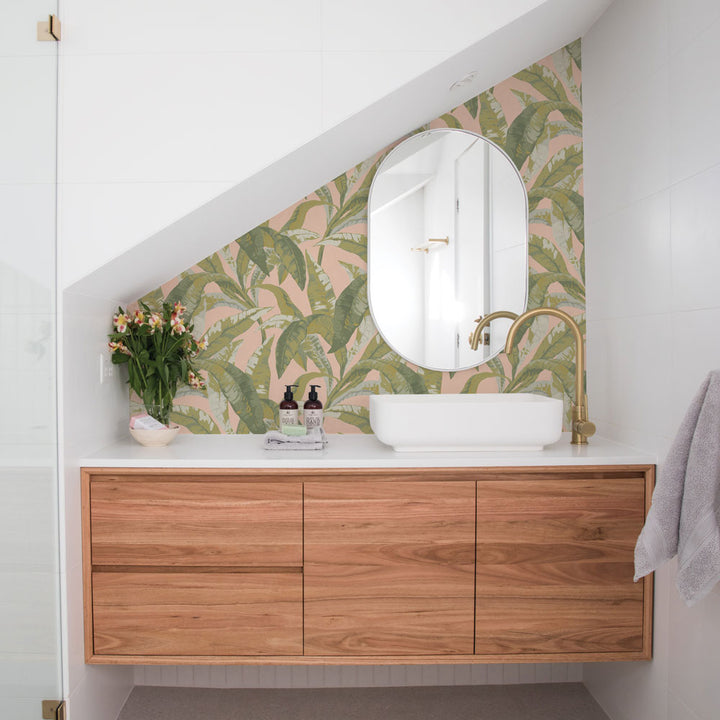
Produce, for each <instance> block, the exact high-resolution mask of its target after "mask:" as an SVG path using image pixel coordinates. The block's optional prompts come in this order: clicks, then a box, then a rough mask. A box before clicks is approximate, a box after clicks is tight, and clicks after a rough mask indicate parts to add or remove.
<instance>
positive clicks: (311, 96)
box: [60, 51, 321, 184]
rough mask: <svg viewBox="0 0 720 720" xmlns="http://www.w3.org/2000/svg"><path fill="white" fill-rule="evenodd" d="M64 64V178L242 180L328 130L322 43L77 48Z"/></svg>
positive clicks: (71, 179) (189, 180)
mask: <svg viewBox="0 0 720 720" xmlns="http://www.w3.org/2000/svg"><path fill="white" fill-rule="evenodd" d="M63 66H64V78H65V80H64V84H63V102H62V127H63V141H62V142H63V148H64V152H63V156H62V169H61V174H60V180H61V182H63V183H73V182H95V181H100V182H128V181H131V182H136V183H138V184H140V183H145V182H158V181H171V182H200V181H212V182H233V183H234V182H237V181H238V180H240V179H243V178H245V177H247V176H249V175H251V174H253V173H254V172H257V171H258V170H260V169H261V168H263V167H265V166H266V165H268V164H270V163H271V162H272V161H274V160H276V159H278V158H280V157H282V156H284V155H286V154H287V153H289V152H290V151H291V150H293V149H295V147H297V146H299V145H301V144H303V143H304V142H306V141H308V140H309V139H311V138H312V137H314V136H315V135H316V134H317V133H318V132H319V131H320V117H321V109H320V107H321V87H320V69H321V56H320V54H319V53H315V52H304V53H287V52H282V51H274V52H258V53H209V54H202V55H198V54H194V53H193V54H189V53H186V54H152V53H149V54H143V55H140V54H133V55H96V56H71V57H65V58H64V60H63ZM89 90H90V91H89ZM297 110H299V112H297Z"/></svg>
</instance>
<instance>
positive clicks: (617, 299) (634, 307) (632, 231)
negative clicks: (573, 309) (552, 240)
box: [585, 190, 672, 320]
mask: <svg viewBox="0 0 720 720" xmlns="http://www.w3.org/2000/svg"><path fill="white" fill-rule="evenodd" d="M585 236H586V238H587V249H586V265H587V268H586V280H587V312H588V317H592V318H593V319H594V320H599V319H603V318H617V317H631V316H636V315H651V314H656V313H667V312H669V311H670V310H671V309H672V292H671V289H670V288H671V254H670V192H669V191H668V190H663V191H661V192H658V193H656V194H655V195H651V196H649V197H646V198H643V199H642V200H639V201H638V202H636V203H634V204H632V205H630V206H627V207H625V208H622V209H620V210H618V211H617V212H615V213H613V214H611V215H606V216H604V217H602V218H600V219H598V220H596V221H594V222H592V223H589V224H588V225H587V227H586V229H585Z"/></svg>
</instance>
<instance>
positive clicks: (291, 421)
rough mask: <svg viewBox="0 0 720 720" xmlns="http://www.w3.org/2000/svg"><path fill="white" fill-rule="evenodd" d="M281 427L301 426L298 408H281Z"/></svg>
mask: <svg viewBox="0 0 720 720" xmlns="http://www.w3.org/2000/svg"><path fill="white" fill-rule="evenodd" d="M280 424H281V425H299V424H300V423H299V422H298V409H297V408H281V409H280Z"/></svg>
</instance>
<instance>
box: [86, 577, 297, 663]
mask: <svg viewBox="0 0 720 720" xmlns="http://www.w3.org/2000/svg"><path fill="white" fill-rule="evenodd" d="M93 615H94V633H93V635H94V638H93V640H94V652H95V654H96V655H102V654H107V655H156V656H162V655H176V656H182V655H185V656H188V655H189V656H196V655H216V656H221V655H230V656H238V655H302V651H303V650H302V578H301V576H300V575H299V574H297V573H293V574H290V573H285V574H282V573H280V574H260V573H248V574H234V573H219V574H214V575H213V574H208V573H193V572H187V573H172V574H167V573H94V574H93Z"/></svg>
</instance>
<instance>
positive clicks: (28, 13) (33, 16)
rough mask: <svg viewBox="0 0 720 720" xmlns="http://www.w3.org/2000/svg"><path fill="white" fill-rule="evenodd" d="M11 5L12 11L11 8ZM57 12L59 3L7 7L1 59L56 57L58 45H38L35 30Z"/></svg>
mask: <svg viewBox="0 0 720 720" xmlns="http://www.w3.org/2000/svg"><path fill="white" fill-rule="evenodd" d="M10 5H11V6H12V7H8V6H10ZM6 8H7V10H6ZM56 12H57V0H50V2H48V0H14V2H7V3H5V4H4V7H3V13H2V23H0V57H10V56H12V57H20V56H26V57H27V56H30V55H32V56H53V57H54V56H55V55H56V54H57V45H55V43H52V42H38V40H37V31H36V26H37V23H38V22H39V21H42V20H46V19H47V16H48V15H49V14H50V13H56Z"/></svg>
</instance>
